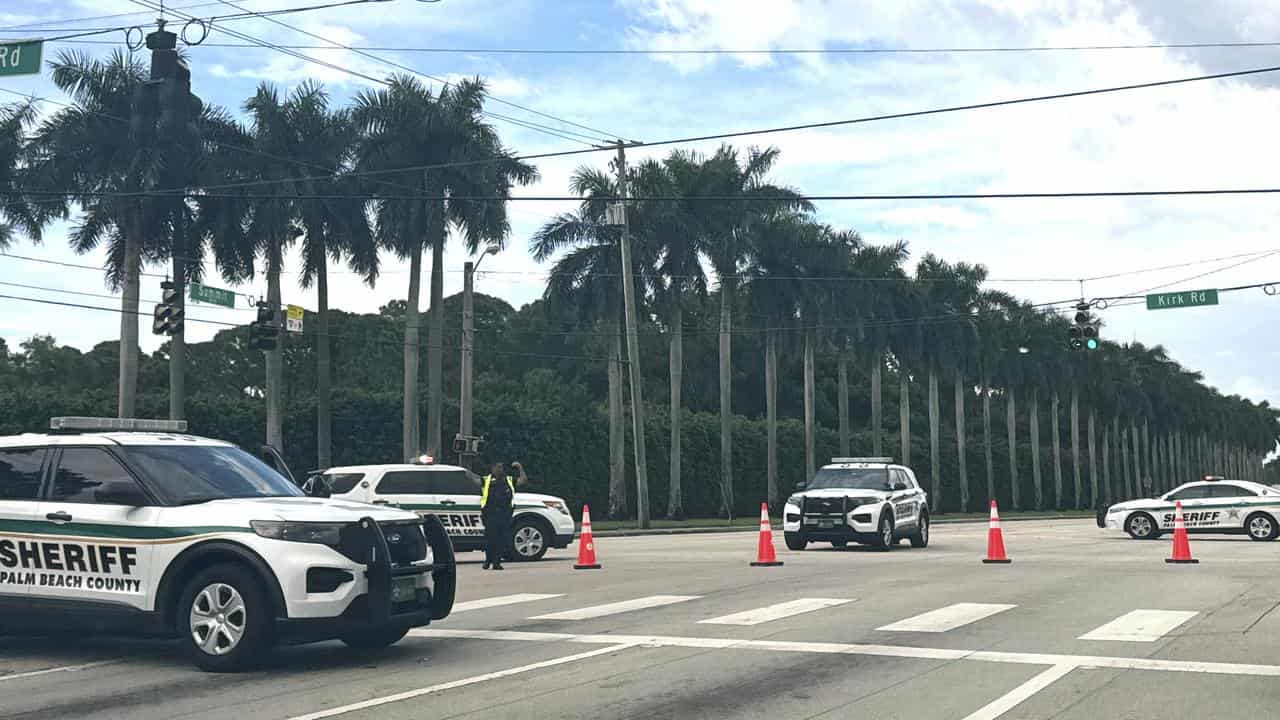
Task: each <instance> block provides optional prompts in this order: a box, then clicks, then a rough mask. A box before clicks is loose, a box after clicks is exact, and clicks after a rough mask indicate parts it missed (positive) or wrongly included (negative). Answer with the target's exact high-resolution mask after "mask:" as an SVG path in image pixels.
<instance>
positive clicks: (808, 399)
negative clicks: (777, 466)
mask: <svg viewBox="0 0 1280 720" xmlns="http://www.w3.org/2000/svg"><path fill="white" fill-rule="evenodd" d="M813 383H814V377H813V331H812V330H806V331H805V333H804V481H805V482H809V481H810V480H812V479H813V475H814V473H816V472H817V470H818V462H817V454H816V448H815V447H814V427H813V425H814V417H813V414H814V407H813V406H814V402H815V398H814V388H813Z"/></svg>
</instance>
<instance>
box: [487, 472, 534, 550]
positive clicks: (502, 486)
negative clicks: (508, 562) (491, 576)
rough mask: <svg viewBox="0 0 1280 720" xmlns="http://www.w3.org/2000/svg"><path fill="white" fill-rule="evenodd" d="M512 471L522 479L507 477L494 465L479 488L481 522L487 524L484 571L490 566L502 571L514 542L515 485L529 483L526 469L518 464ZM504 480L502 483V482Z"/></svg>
mask: <svg viewBox="0 0 1280 720" xmlns="http://www.w3.org/2000/svg"><path fill="white" fill-rule="evenodd" d="M511 467H512V468H513V469H515V470H517V471H519V473H520V475H519V479H518V480H517V479H516V478H513V477H511V476H510V475H508V474H507V473H506V469H505V468H504V467H503V466H502V463H494V464H493V465H492V466H491V467H490V468H489V474H488V475H485V476H484V478H483V479H482V480H481V484H480V520H481V521H482V522H483V523H484V540H485V555H484V569H485V570H488V569H489V568H490V567H491V566H492V567H493V569H494V570H501V569H502V556H503V555H504V554H505V553H506V551H507V546H508V545H510V542H511V514H512V511H513V509H514V506H515V494H516V484H517V483H519V484H521V485H523V484H525V483H526V482H528V481H529V478H528V477H527V476H526V475H525V474H524V466H523V465H521V464H520V463H518V462H513V463H511ZM499 478H501V479H499Z"/></svg>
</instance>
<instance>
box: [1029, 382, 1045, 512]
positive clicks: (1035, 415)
mask: <svg viewBox="0 0 1280 720" xmlns="http://www.w3.org/2000/svg"><path fill="white" fill-rule="evenodd" d="M1030 413H1031V483H1032V487H1033V488H1034V490H1035V498H1036V504H1035V508H1036V510H1043V509H1044V484H1043V483H1042V481H1041V478H1040V388H1039V387H1038V386H1033V387H1032V388H1031V408H1030Z"/></svg>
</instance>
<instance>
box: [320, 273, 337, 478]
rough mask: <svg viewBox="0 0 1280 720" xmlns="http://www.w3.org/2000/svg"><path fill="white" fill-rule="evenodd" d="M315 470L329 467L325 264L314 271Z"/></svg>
mask: <svg viewBox="0 0 1280 720" xmlns="http://www.w3.org/2000/svg"><path fill="white" fill-rule="evenodd" d="M316 305H317V312H316V324H317V327H316V463H317V465H316V467H318V468H321V469H324V468H327V467H331V466H332V465H333V377H332V369H333V368H332V367H331V363H330V360H329V262H328V259H327V258H326V259H324V260H321V261H320V264H319V266H318V267H317V268H316Z"/></svg>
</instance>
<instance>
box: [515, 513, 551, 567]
mask: <svg viewBox="0 0 1280 720" xmlns="http://www.w3.org/2000/svg"><path fill="white" fill-rule="evenodd" d="M553 535H554V533H552V532H551V528H550V526H548V525H547V523H546V521H545V520H543V519H542V518H540V517H538V516H536V515H533V516H529V515H524V516H521V517H518V518H516V520H515V522H513V523H512V524H511V543H510V546H509V547H508V548H507V559H508V560H512V561H514V562H532V561H534V560H541V559H542V556H543V555H546V554H547V548H549V547H551V538H552V536H553Z"/></svg>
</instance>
